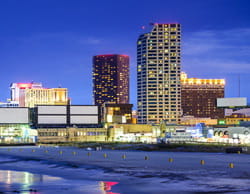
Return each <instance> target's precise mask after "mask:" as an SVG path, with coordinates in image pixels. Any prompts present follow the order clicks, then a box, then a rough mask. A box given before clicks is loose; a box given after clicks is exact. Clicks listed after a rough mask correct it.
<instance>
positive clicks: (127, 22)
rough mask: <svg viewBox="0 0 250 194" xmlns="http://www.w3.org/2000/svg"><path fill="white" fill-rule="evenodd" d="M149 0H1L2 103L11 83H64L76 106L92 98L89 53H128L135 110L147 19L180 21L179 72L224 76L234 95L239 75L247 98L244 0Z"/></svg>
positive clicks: (249, 25) (249, 32)
mask: <svg viewBox="0 0 250 194" xmlns="http://www.w3.org/2000/svg"><path fill="white" fill-rule="evenodd" d="M149 2H150V1H144V3H143V4H141V3H140V2H132V1H127V2H126V3H123V4H119V3H116V4H115V1H105V3H104V2H99V1H93V2H89V3H83V2H80V1H75V2H74V3H72V2H71V3H69V2H67V1H60V3H58V2H50V1H43V2H32V1H26V2H18V1H11V2H1V6H0V7H1V8H0V9H1V13H0V15H1V18H2V22H1V23H2V30H1V32H0V43H1V44H0V45H1V46H0V53H1V54H0V64H1V67H2V69H1V73H0V75H1V78H2V79H1V83H0V90H1V93H0V101H5V100H6V98H9V89H8V86H9V85H10V83H12V82H31V81H35V82H42V83H44V84H45V85H47V86H48V87H51V88H52V87H58V86H59V85H60V86H62V87H64V88H68V89H69V96H70V97H71V98H72V103H73V104H92V79H91V71H92V62H91V60H92V57H93V56H94V55H98V54H110V53H111V54H113V53H119V54H126V55H128V56H130V58H131V63H130V64H131V69H130V72H131V79H130V81H131V85H130V88H131V90H130V94H131V95H130V98H131V101H130V103H132V104H134V108H136V84H133V83H135V82H136V39H137V37H138V36H139V35H140V34H143V33H145V32H148V31H150V30H151V26H150V25H148V24H149V23H152V22H158V23H171V22H178V23H181V24H182V37H183V38H182V52H183V54H182V59H183V60H182V70H184V71H185V72H187V73H188V74H189V75H190V77H201V78H225V79H226V97H237V96H238V94H239V92H238V89H239V88H238V77H239V75H240V77H241V90H240V93H241V95H240V96H246V97H248V98H249V96H250V94H249V92H248V91H247V89H248V87H247V83H248V81H250V80H249V78H248V77H250V76H249V73H248V72H249V70H250V69H249V68H250V65H249V61H250V57H249V56H248V53H249V52H248V51H249V37H250V22H249V21H250V20H249V17H250V16H249V15H248V8H249V2H248V1H244V0H241V1H237V2H236V1H230V0H229V1H225V0H219V1H209V2H200V1H196V0H194V1H189V3H186V1H183V0H182V1H181V0H179V1H175V2H165V1H155V2H154V5H155V6H153V7H152V6H151V4H150V3H149ZM225 4H226V5H227V6H225ZM97 5H98V6H97ZM119 7H123V9H122V11H121V10H120V9H118V8H119ZM44 10H46V12H44ZM193 10H196V11H195V12H194V11H193ZM23 13H25V14H23ZM96 13H98V14H96ZM124 13H130V14H129V15H127V14H124ZM138 13H140V14H138ZM97 15H98V16H97ZM31 16H32V17H31ZM200 67H202V68H200ZM55 75H56V76H55ZM86 94H89V95H86Z"/></svg>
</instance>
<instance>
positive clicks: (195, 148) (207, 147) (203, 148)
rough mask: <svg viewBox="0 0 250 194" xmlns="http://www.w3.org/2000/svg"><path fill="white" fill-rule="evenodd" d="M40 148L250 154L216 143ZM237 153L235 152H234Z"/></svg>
mask: <svg viewBox="0 0 250 194" xmlns="http://www.w3.org/2000/svg"><path fill="white" fill-rule="evenodd" d="M38 145H41V146H48V147H49V146H66V147H76V148H82V149H86V148H91V149H93V150H95V149H96V147H100V146H101V147H102V148H103V149H106V150H135V151H152V152H154V151H170V152H206V153H226V149H228V148H232V147H233V148H245V149H244V152H242V153H244V154H250V145H241V144H236V145H235V144H233V145H228V144H216V143H170V144H144V143H120V142H119V143H117V142H115V143H106V142H103V143H98V142H74V143H51V144H38ZM235 153H237V152H235Z"/></svg>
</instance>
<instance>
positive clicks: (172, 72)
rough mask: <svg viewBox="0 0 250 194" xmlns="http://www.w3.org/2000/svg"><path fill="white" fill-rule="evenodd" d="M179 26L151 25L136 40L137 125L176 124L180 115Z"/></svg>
mask: <svg viewBox="0 0 250 194" xmlns="http://www.w3.org/2000/svg"><path fill="white" fill-rule="evenodd" d="M180 43H181V26H180V24H153V29H152V30H151V32H149V33H145V34H142V35H140V36H139V39H138V41H137V108H138V123H160V122H161V121H162V120H164V121H166V122H167V123H178V122H179V121H180V116H181V85H180V74H181V72H180V71H181V70H180V68H181V65H180V63H181V56H180V49H181V48H180V47H181V45H180Z"/></svg>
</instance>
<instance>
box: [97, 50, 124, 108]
mask: <svg viewBox="0 0 250 194" xmlns="http://www.w3.org/2000/svg"><path fill="white" fill-rule="evenodd" d="M93 97H94V104H95V105H99V106H101V105H102V104H103V103H104V102H107V103H110V102H112V103H116V104H128V103H129V57H128V56H127V55H117V54H114V55H97V56H94V57H93Z"/></svg>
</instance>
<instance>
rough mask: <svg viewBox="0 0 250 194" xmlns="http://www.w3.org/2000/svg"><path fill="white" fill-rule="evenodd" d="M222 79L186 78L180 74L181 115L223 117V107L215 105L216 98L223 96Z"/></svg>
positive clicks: (183, 74) (223, 82) (185, 75)
mask: <svg viewBox="0 0 250 194" xmlns="http://www.w3.org/2000/svg"><path fill="white" fill-rule="evenodd" d="M224 88H225V80H224V79H198V78H188V77H187V74H186V73H182V75H181V100H182V101H181V104H182V110H183V115H184V116H186V115H192V116H194V117H210V118H212V119H218V118H223V117H224V109H219V108H217V106H216V99H217V98H223V97H224Z"/></svg>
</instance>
